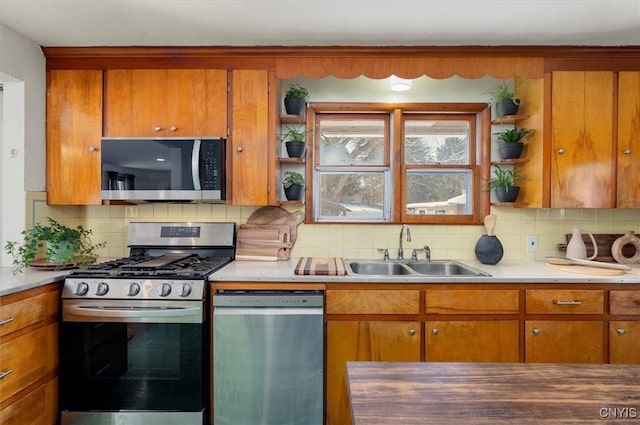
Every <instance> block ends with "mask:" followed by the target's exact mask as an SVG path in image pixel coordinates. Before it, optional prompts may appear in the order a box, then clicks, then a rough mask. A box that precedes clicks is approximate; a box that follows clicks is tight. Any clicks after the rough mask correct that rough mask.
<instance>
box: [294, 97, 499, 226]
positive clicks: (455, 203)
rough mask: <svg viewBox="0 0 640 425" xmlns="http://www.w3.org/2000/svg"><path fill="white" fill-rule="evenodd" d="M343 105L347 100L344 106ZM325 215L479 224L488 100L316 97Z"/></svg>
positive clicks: (316, 178) (484, 205)
mask: <svg viewBox="0 0 640 425" xmlns="http://www.w3.org/2000/svg"><path fill="white" fill-rule="evenodd" d="M337 105H339V107H337ZM309 113H310V114H312V118H313V119H312V122H313V123H314V130H315V131H314V142H313V144H314V146H313V161H312V164H309V165H308V167H309V168H308V170H307V171H308V173H307V175H308V176H313V179H312V184H311V185H312V190H311V193H313V199H311V200H310V202H309V204H310V207H311V210H312V211H313V220H314V221H317V222H397V223H400V222H402V223H459V224H464V223H468V224H479V223H481V217H484V215H486V214H487V213H488V209H489V201H488V199H489V196H488V193H486V192H485V191H483V189H482V185H481V183H480V181H481V179H482V177H483V176H485V175H486V173H487V172H488V163H487V164H483V162H488V161H481V158H483V157H486V158H488V149H489V128H490V123H489V116H490V115H489V113H488V109H487V105H486V104H437V105H432V104H406V105H390V106H389V107H385V105H381V104H321V103H316V104H311V105H310V108H309Z"/></svg>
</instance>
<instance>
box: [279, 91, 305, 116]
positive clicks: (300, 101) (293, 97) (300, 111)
mask: <svg viewBox="0 0 640 425" xmlns="http://www.w3.org/2000/svg"><path fill="white" fill-rule="evenodd" d="M308 98H309V91H308V90H307V89H306V88H304V87H302V86H301V85H299V84H293V85H292V86H291V87H289V89H288V90H287V92H286V93H285V96H284V109H285V111H287V114H291V115H304V112H305V106H306V104H307V99H308Z"/></svg>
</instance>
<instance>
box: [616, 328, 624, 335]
mask: <svg viewBox="0 0 640 425" xmlns="http://www.w3.org/2000/svg"><path fill="white" fill-rule="evenodd" d="M616 332H618V335H624V334H626V333H627V331H625V330H624V329H622V328H618V329H616Z"/></svg>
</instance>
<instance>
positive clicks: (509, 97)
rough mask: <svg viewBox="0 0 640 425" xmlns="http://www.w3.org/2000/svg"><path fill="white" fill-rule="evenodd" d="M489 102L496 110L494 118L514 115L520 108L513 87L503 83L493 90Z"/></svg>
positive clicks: (505, 82)
mask: <svg viewBox="0 0 640 425" xmlns="http://www.w3.org/2000/svg"><path fill="white" fill-rule="evenodd" d="M491 101H492V102H493V104H494V106H495V108H496V116H497V117H503V116H505V115H515V114H517V113H518V108H519V107H520V99H517V98H516V92H515V87H514V86H513V85H512V84H510V83H508V82H507V81H503V82H502V83H500V84H498V85H497V86H496V88H495V89H494V90H493V93H492V96H491Z"/></svg>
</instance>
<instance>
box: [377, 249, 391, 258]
mask: <svg viewBox="0 0 640 425" xmlns="http://www.w3.org/2000/svg"><path fill="white" fill-rule="evenodd" d="M378 252H384V261H387V260H388V259H389V248H378Z"/></svg>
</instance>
